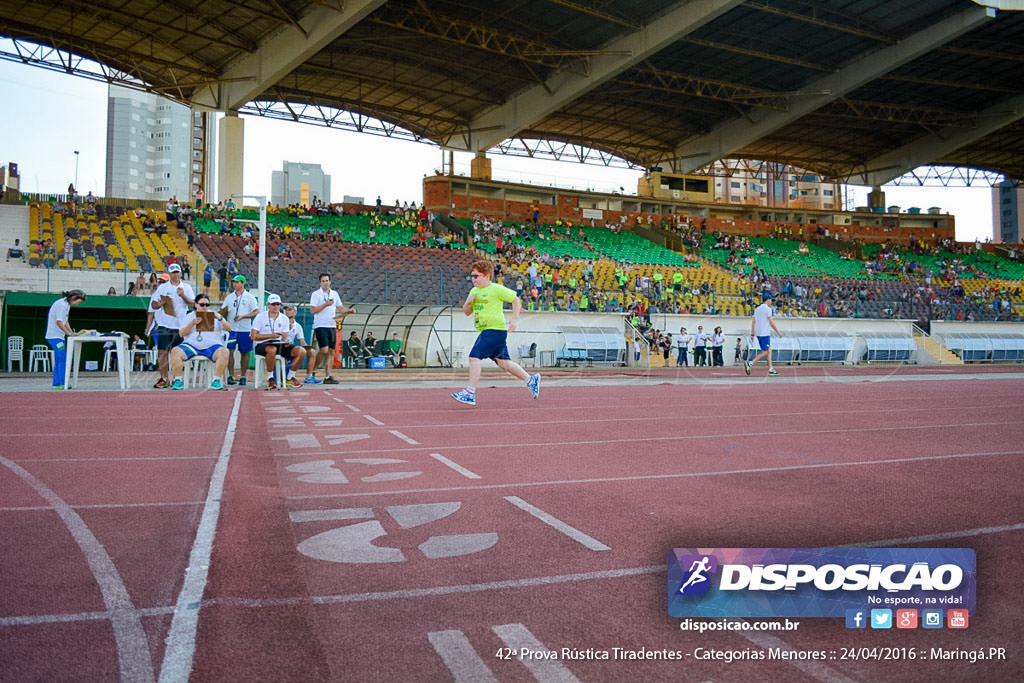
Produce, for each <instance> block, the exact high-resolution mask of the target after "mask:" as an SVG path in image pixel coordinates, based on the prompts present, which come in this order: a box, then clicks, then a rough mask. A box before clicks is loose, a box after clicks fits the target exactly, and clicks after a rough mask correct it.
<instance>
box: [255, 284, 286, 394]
mask: <svg viewBox="0 0 1024 683" xmlns="http://www.w3.org/2000/svg"><path fill="white" fill-rule="evenodd" d="M290 328H291V321H290V320H288V316H286V315H285V314H284V312H283V311H282V310H281V297H279V296H278V295H277V294H271V295H270V296H268V297H267V310H266V311H261V312H260V313H259V314H258V315H257V316H256V319H255V320H253V321H252V330H251V332H250V335H251V336H252V340H253V342H255V344H256V347H255V352H256V355H258V356H263V357H264V358H266V359H267V389H277V380H276V379H275V378H274V363H275V362H277V354H278V353H280V351H281V349H282V347H283V346H284V343H285V341H286V340H287V339H288V330H289V329H290ZM281 381H282V382H284V381H285V378H284V377H282V378H281Z"/></svg>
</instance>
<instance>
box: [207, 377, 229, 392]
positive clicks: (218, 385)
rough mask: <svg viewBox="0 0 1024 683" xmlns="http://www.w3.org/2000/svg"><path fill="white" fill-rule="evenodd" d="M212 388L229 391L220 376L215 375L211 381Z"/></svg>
mask: <svg viewBox="0 0 1024 683" xmlns="http://www.w3.org/2000/svg"><path fill="white" fill-rule="evenodd" d="M210 388H211V389H213V390H214V391H227V390H228V388H227V387H226V386H224V385H223V384H221V383H220V377H214V378H213V380H212V381H211V382H210Z"/></svg>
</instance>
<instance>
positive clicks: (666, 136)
mask: <svg viewBox="0 0 1024 683" xmlns="http://www.w3.org/2000/svg"><path fill="white" fill-rule="evenodd" d="M989 4H994V5H995V4H1000V5H1018V6H1019V5H1021V4H1022V3H1019V2H1013V1H1012V0H1009V1H1004V2H1001V3H1000V2H996V1H995V0H993V2H991V3H989ZM0 35H5V36H9V37H11V38H13V39H15V44H16V45H18V44H19V43H18V41H31V42H32V43H36V44H39V45H43V46H49V47H52V48H57V50H56V51H54V54H56V57H57V59H59V62H58V64H59V65H60V66H61V68H65V69H66V70H68V71H74V69H75V57H73V55H78V56H81V57H85V58H88V59H91V60H95V61H96V62H99V63H101V64H104V65H106V66H107V67H109V69H110V71H109V72H108V74H107V78H108V79H109V80H112V81H124V80H131V79H138V80H140V81H142V82H144V83H145V84H147V87H148V89H151V90H154V91H156V92H159V93H161V94H164V95H167V96H169V97H173V98H175V99H178V100H180V101H183V102H187V103H191V104H193V105H199V106H202V107H208V108H211V109H216V110H222V111H228V110H237V109H240V108H244V110H245V111H250V110H259V111H261V112H262V113H271V112H276V113H277V114H278V115H284V116H288V117H291V118H295V119H296V120H300V119H302V118H305V117H307V116H308V115H309V112H310V111H316V112H320V113H321V114H322V117H323V119H324V121H325V122H327V123H331V119H332V117H334V118H336V117H337V116H338V113H337V110H343V111H345V112H349V113H351V114H352V115H354V116H355V117H356V118H357V120H361V119H358V117H363V116H365V117H373V118H374V119H379V120H381V121H384V122H387V123H388V124H390V125H394V126H398V127H400V128H402V129H405V130H407V131H410V132H411V133H412V134H413V135H414V136H416V137H418V138H422V139H428V140H431V141H434V142H436V143H437V144H439V145H442V146H444V147H446V148H450V149H458V150H468V151H481V150H487V149H491V148H494V147H498V148H499V149H503V146H507V145H509V144H511V142H512V141H516V140H522V141H526V140H544V141H558V142H561V143H569V144H571V145H578V146H580V147H585V148H592V149H595V150H599V151H601V152H604V153H606V154H609V155H614V156H618V157H621V158H623V159H625V160H627V161H629V162H631V163H634V164H637V165H641V166H654V165H660V166H663V167H664V168H665V170H666V171H669V170H673V171H677V172H689V171H692V170H695V169H699V168H702V167H706V166H707V165H708V164H710V163H711V162H714V161H715V160H717V159H720V158H734V159H737V158H738V159H757V160H765V161H772V162H781V163H786V164H793V165H796V166H800V167H803V168H807V169H811V170H814V171H817V172H819V173H821V174H823V175H825V176H827V177H830V178H835V179H838V180H841V181H848V182H853V183H860V184H870V185H874V184H881V183H884V182H886V181H888V180H890V179H892V178H895V177H897V176H900V175H901V174H903V173H905V172H907V171H909V170H911V169H913V168H915V167H918V166H922V165H928V164H935V165H944V166H961V167H974V168H980V169H985V170H989V171H993V172H997V173H1003V174H1006V175H1007V176H1009V177H1011V178H1016V179H1020V178H1024V79H1022V78H1021V71H1022V67H1024V12H1018V11H996V10H995V9H992V8H988V7H984V6H981V5H980V4H979V3H978V2H973V1H971V0H816V1H815V0H745V1H744V0H688V1H683V2H679V1H678V0H502V1H500V2H495V0H390V1H385V0H348V1H347V2H342V0H319V1H317V2H314V1H309V0H295V1H291V0H251V1H247V2H242V1H241V0H0ZM15 52H16V53H15V54H12V53H8V54H6V55H2V56H4V57H6V58H8V59H12V58H13V59H22V60H24V61H26V62H34V63H42V62H43V61H45V59H42V58H40V57H39V55H37V54H28V52H27V51H25V50H23V49H22V48H19V49H18V50H16V51H15ZM49 59H50V61H51V66H52V63H53V60H54V56H53V54H51V55H49Z"/></svg>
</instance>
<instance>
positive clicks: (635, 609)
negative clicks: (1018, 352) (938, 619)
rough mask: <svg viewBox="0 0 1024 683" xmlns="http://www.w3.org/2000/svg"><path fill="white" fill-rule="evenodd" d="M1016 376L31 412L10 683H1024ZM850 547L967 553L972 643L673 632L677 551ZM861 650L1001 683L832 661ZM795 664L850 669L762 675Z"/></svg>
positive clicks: (831, 630)
mask: <svg viewBox="0 0 1024 683" xmlns="http://www.w3.org/2000/svg"><path fill="white" fill-rule="evenodd" d="M1022 379H1024V377H1021V376H1018V375H1010V376H1006V375H1000V376H999V377H998V378H991V379H987V378H986V379H973V380H968V379H949V380H945V379H942V380H936V379H931V380H911V381H885V382H858V383H838V382H829V381H819V382H812V383H793V382H786V383H782V382H779V383H766V382H763V381H759V380H756V379H755V380H751V381H750V382H749V383H742V382H741V383H739V384H732V385H676V386H670V385H657V386H647V387H636V386H608V387H559V386H547V387H545V388H544V390H543V393H542V396H541V400H540V401H537V402H534V401H532V400H530V398H529V395H528V393H527V392H526V391H525V390H524V389H522V388H501V389H482V390H481V392H480V397H479V399H478V405H477V406H476V407H475V408H468V407H465V406H461V405H458V404H455V403H454V402H453V401H451V400H450V399H448V398H447V395H446V394H445V392H444V391H439V390H435V389H429V390H428V389H422V390H421V389H414V390H398V389H374V390H365V391H363V390H360V391H345V390H333V391H318V390H312V391H292V392H287V393H285V392H274V393H269V392H256V391H244V392H230V393H229V392H224V393H213V392H202V393H189V394H187V395H186V396H187V400H181V401H175V402H168V403H167V404H166V406H163V407H161V409H160V410H159V411H157V412H159V413H160V414H159V416H153V415H152V413H153V412H154V411H153V410H152V406H145V405H139V402H138V400H137V396H136V395H133V394H90V395H89V396H88V400H85V399H83V396H82V395H74V394H61V395H53V394H45V395H44V394H23V395H19V399H20V400H19V401H18V403H17V404H15V405H11V406H10V407H9V409H8V410H7V411H6V412H5V415H4V416H2V417H0V425H3V431H4V433H5V435H7V438H6V439H5V450H4V454H3V456H2V457H3V459H2V460H0V462H2V464H3V465H4V466H3V467H0V492H2V494H3V495H2V499H0V501H2V502H0V520H2V524H3V529H4V533H3V535H2V536H0V538H2V541H0V543H2V545H0V576H2V577H3V591H0V679H2V680H4V681H7V680H12V681H14V680H17V681H24V680H57V679H61V680H63V679H79V680H117V679H118V678H121V679H122V680H147V679H154V678H156V677H162V678H163V679H164V680H184V679H185V678H186V676H187V675H188V673H189V672H190V674H191V679H192V680H197V681H211V680H225V679H230V680H304V681H306V680H336V681H400V680H423V681H444V680H460V681H463V680H465V681H476V680H500V681H534V680H537V681H555V680H561V681H571V680H581V681H622V680H659V681H660V680H665V681H690V680H692V681H705V680H715V681H730V680H736V681H740V680H751V679H754V678H759V679H764V680H786V681H790V680H828V681H843V680H860V681H888V680H893V681H895V680H925V679H928V678H939V679H941V680H953V681H957V680H964V681H966V680H993V681H1002V680H1020V679H1021V675H1022V673H1024V664H1022V661H1024V660H1022V656H1021V654H1020V652H1019V651H1018V650H1019V646H1018V645H1017V643H1019V641H1020V640H1021V639H1022V636H1024V617H1022V616H1021V615H1022V614H1024V609H1022V607H1024V604H1022V603H1024V600H1022V599H1021V597H1020V592H1019V590H1018V589H1017V586H1016V580H1015V578H1016V567H1017V566H1019V563H1020V561H1021V560H1022V559H1024V557H1021V556H1022V555H1024V551H1022V549H1021V548H1022V544H1021V535H1022V533H1024V504H1022V498H1021V496H1020V492H1019V483H1020V481H1021V476H1020V475H1021V455H1022V454H1024V446H1021V443H1022V442H1024V425H1022V424H1021V420H1020V409H1019V407H1018V403H1019V396H1020V395H1021V381H1022ZM97 396H102V397H103V400H102V401H96V400H95V398H96V397H97ZM238 396H241V399H238V398H237V397H238ZM236 402H237V403H236ZM236 409H237V415H236V416H235V418H234V419H232V416H233V413H235V411H236ZM54 414H58V415H64V416H65V417H63V418H61V419H60V420H54V419H53V417H52V416H53V415H54ZM231 426H234V427H235V428H234V430H233V431H232V430H231V429H230V427H231ZM218 462H219V463H220V464H221V468H224V467H226V470H225V469H218ZM225 472H226V477H225V478H224V480H223V483H224V489H223V494H222V495H221V494H220V493H219V492H218V489H217V487H216V483H217V482H218V481H219V479H218V473H225ZM211 482H213V488H212V493H211ZM204 510H205V511H206V514H205V516H204ZM211 511H213V512H216V513H217V514H216V516H215V517H211ZM204 520H205V521H204ZM214 532H215V534H214ZM204 538H205V541H206V542H209V543H212V548H211V550H210V555H209V557H208V558H204V557H203V555H202V552H201V551H202V547H203V543H204ZM846 544H850V545H862V544H874V545H893V546H922V547H933V546H938V547H943V546H949V547H971V548H974V549H975V550H976V552H977V557H978V608H977V612H976V614H975V615H974V617H973V618H972V622H971V625H970V628H969V629H967V630H966V631H961V632H953V631H947V630H942V631H937V632H936V631H925V630H915V631H892V632H880V631H870V630H869V631H851V630H847V629H846V628H845V626H844V624H843V623H842V620H841V619H818V620H815V619H804V620H801V624H800V627H799V629H798V630H796V631H778V632H771V633H767V632H751V631H745V632H742V633H736V632H724V633H723V632H716V633H712V634H705V635H703V636H701V635H697V634H694V633H692V632H683V631H680V630H679V620H678V619H673V618H670V617H668V615H667V613H666V609H665V602H666V598H665V555H666V552H667V550H668V549H670V548H673V547H685V548H703V547H817V546H834V545H846ZM190 554H191V557H190ZM190 596H191V597H190ZM199 597H201V601H200V600H199ZM191 598H195V599H191ZM179 602H180V603H181V604H182V609H181V610H179V613H178V614H177V615H175V614H174V607H175V605H176V604H177V603H179ZM168 638H169V639H170V640H169V641H168ZM167 642H170V644H167ZM193 644H194V648H193ZM870 645H879V646H896V647H912V648H914V649H915V650H916V649H922V648H923V649H924V650H926V651H929V652H930V650H931V648H947V649H957V650H971V649H975V648H989V647H1006V648H1007V656H1008V659H1007V660H1005V661H985V662H981V663H975V664H971V663H969V662H967V661H944V662H936V661H920V660H917V661H897V662H891V661H889V662H877V661H851V660H844V659H841V658H840V657H839V656H838V654H839V653H841V652H842V649H843V648H854V647H861V646H870ZM501 648H517V649H520V648H525V649H529V650H547V649H553V650H558V651H561V649H562V648H570V649H572V650H574V651H575V652H578V653H581V654H582V656H586V655H587V654H588V653H593V652H594V651H601V650H610V649H611V648H623V649H626V650H638V649H641V648H646V649H647V650H662V649H666V650H669V651H673V652H679V653H680V656H681V657H682V659H681V660H679V661H658V660H648V661H596V660H591V659H585V658H575V659H560V660H559V661H557V662H551V661H543V662H540V661H532V660H521V659H520V658H517V657H513V658H511V659H501V658H497V657H495V654H496V653H498V652H499V650H500V649H501ZM701 648H703V650H702V649H701ZM708 649H714V650H720V651H731V652H744V653H746V654H747V656H762V657H765V658H766V659H762V660H755V661H736V662H732V663H727V662H725V661H721V660H704V659H701V658H700V657H701V656H702V654H703V653H704V652H706V651H707V650H708ZM790 649H795V650H801V651H807V650H825V651H826V652H836V653H837V657H836V658H835V659H828V660H826V661H819V662H812V661H799V662H792V661H784V660H778V659H774V660H773V659H768V657H770V656H772V653H777V652H780V651H787V650H790Z"/></svg>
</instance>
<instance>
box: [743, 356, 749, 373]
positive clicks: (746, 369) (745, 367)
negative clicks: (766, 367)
mask: <svg viewBox="0 0 1024 683" xmlns="http://www.w3.org/2000/svg"><path fill="white" fill-rule="evenodd" d="M743 371H744V372H746V373H747V374H748V375H749V374H750V361H749V360H745V361H743Z"/></svg>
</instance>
